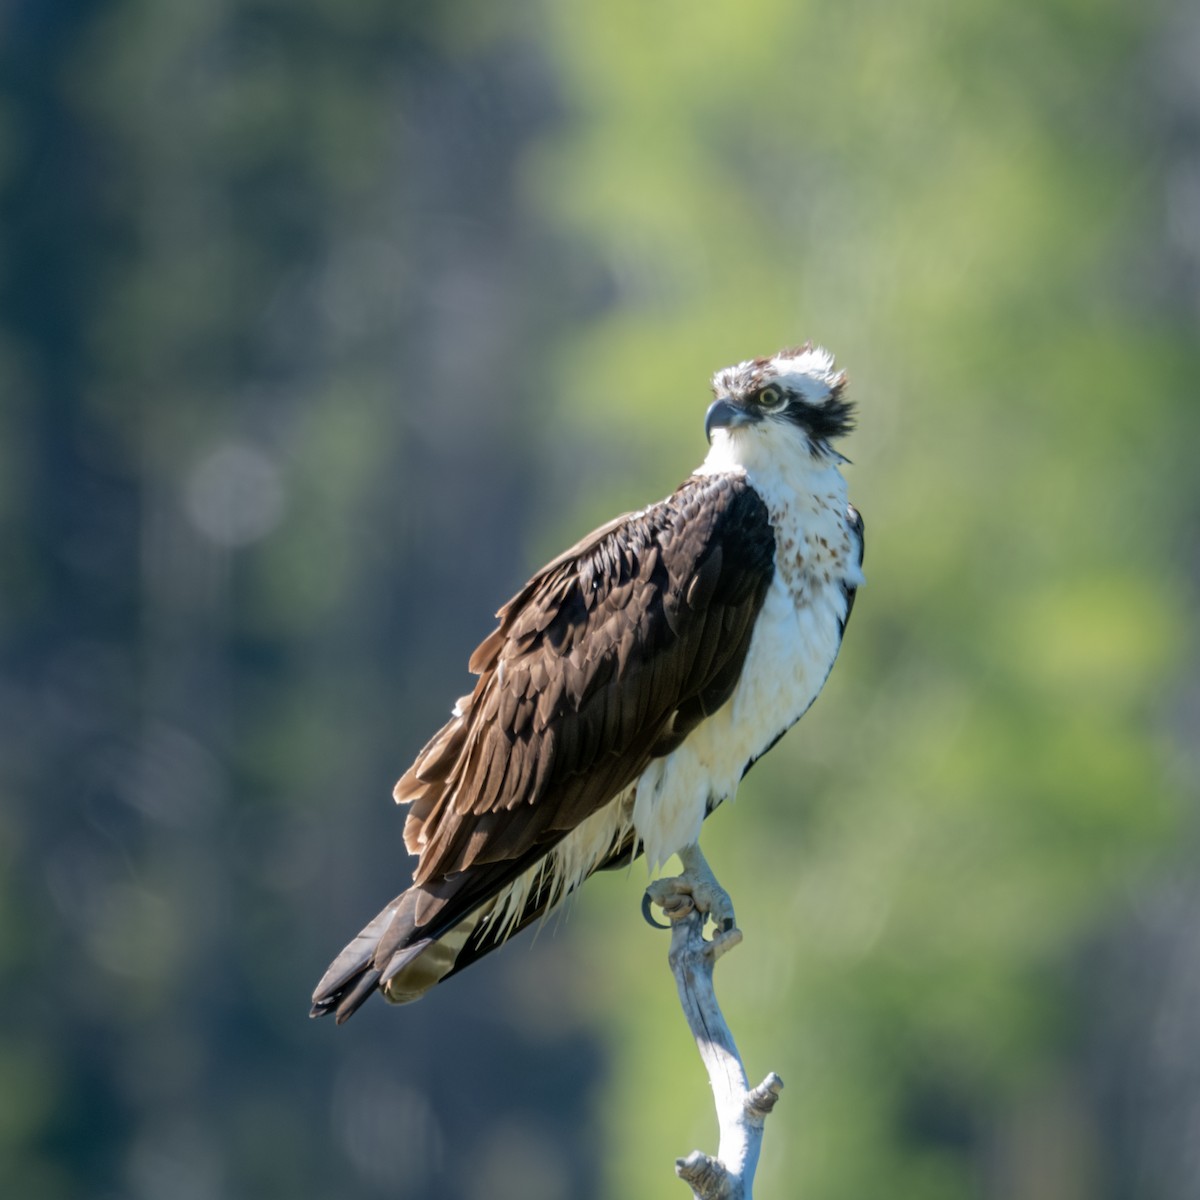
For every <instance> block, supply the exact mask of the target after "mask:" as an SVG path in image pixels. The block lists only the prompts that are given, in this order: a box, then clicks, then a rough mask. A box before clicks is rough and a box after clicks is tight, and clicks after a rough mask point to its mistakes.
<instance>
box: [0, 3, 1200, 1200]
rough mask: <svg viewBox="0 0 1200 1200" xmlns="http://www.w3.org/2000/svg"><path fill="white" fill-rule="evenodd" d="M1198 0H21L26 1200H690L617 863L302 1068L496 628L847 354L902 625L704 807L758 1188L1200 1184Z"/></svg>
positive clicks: (4, 1116)
mask: <svg viewBox="0 0 1200 1200" xmlns="http://www.w3.org/2000/svg"><path fill="white" fill-rule="evenodd" d="M1198 79H1200V4H1197V2H1196V0H1161V2H1155V3H1149V4H1145V5H1132V4H1129V3H1127V2H1124V0H1088V2H1086V3H1084V2H1082V0H1010V2H1009V3H1004V4H1001V3H997V2H995V0H980V2H978V3H971V4H962V3H955V2H952V0H940V2H938V0H914V2H913V3H910V4H906V5H893V4H885V3H879V2H877V3H868V2H853V3H848V2H844V0H843V2H834V0H808V2H802V3H796V2H794V0H793V2H785V0H742V2H740V3H738V4H736V5H735V4H730V3H713V4H707V5H704V4H695V3H691V4H685V3H681V2H679V0H649V2H647V0H641V2H638V3H634V2H633V0H607V2H606V3H604V4H584V3H570V2H567V0H558V2H556V3H554V2H550V0H544V2H542V3H537V2H535V0H515V2H513V3H510V4H503V5H500V4H492V3H489V2H488V0H446V2H444V3H441V4H438V5H433V4H416V3H409V2H406V0H336V2H335V0H323V2H317V0H226V2H225V3H220V4H193V5H184V4H164V3H161V0H160V2H154V0H109V2H108V3H101V2H100V0H74V2H69V0H8V3H6V4H5V5H4V6H3V7H2V8H0V526H2V531H3V533H2V537H3V568H2V576H0V578H2V580H3V584H2V591H0V637H2V639H3V651H2V653H3V658H2V662H3V674H2V676H0V782H2V785H3V801H2V803H0V868H2V869H0V973H2V982H3V994H4V998H5V1000H4V1008H5V1013H4V1020H3V1023H2V1025H0V1192H3V1194H4V1195H6V1196H17V1195H22V1196H30V1197H37V1198H39V1200H41V1198H46V1200H57V1198H59V1197H62V1198H76V1197H79V1198H86V1200H92V1198H96V1200H100V1198H105V1200H107V1198H116V1197H121V1198H125V1197H131V1198H140V1197H147V1198H150V1197H155V1198H158V1197H170V1198H172V1200H210V1198H217V1197H251V1196H253V1197H263V1198H271V1197H284V1196H286V1197H289V1198H290V1197H300V1196H322V1197H331V1196H332V1197H364V1198H370V1197H384V1196H388V1197H396V1198H406V1197H419V1198H430V1200H441V1198H443V1197H444V1198H447V1200H459V1198H461V1200H484V1198H487V1200H556V1198H558V1197H568V1196H569V1197H582V1198H589V1197H591V1198H596V1200H601V1198H608V1197H614V1198H615V1197H623V1198H625V1197H630V1198H632V1197H651V1196H664V1195H683V1194H685V1192H684V1188H683V1185H682V1184H679V1183H678V1182H676V1181H675V1180H674V1179H673V1177H672V1173H671V1167H672V1163H673V1160H674V1158H675V1156H676V1155H680V1154H683V1153H686V1152H687V1151H689V1150H691V1149H692V1148H693V1147H696V1146H700V1147H703V1148H705V1149H708V1150H713V1149H715V1143H716V1133H715V1128H714V1121H713V1116H712V1112H711V1098H710V1095H709V1089H708V1085H707V1081H706V1079H705V1077H704V1075H703V1072H702V1070H701V1067H700V1065H699V1062H698V1059H697V1058H696V1055H695V1050H694V1046H693V1045H692V1044H691V1042H690V1039H689V1037H688V1035H687V1032H686V1028H685V1026H684V1024H683V1021H682V1018H681V1017H680V1015H679V1012H678V1008H677V1005H676V1001H675V996H674V987H673V985H672V982H671V979H670V976H669V974H668V972H667V968H666V965H665V954H666V942H665V940H664V938H663V936H662V935H657V934H655V933H654V932H652V931H651V930H649V929H647V928H646V927H645V926H644V925H643V924H642V922H641V920H640V918H639V916H638V913H637V906H638V902H639V899H640V892H641V887H642V884H643V881H644V879H645V874H644V868H643V867H642V866H641V865H640V864H638V865H636V866H635V867H634V868H633V869H632V870H631V871H630V872H629V873H627V874H624V875H621V874H618V875H617V876H615V877H605V878H602V879H597V880H595V881H593V882H592V883H591V884H590V885H589V886H588V888H587V889H586V890H585V892H584V894H583V896H582V897H581V898H580V899H579V901H578V902H577V903H575V904H573V905H572V906H571V908H570V911H569V913H568V914H567V915H566V916H564V917H561V918H557V919H552V920H551V921H550V922H549V924H548V925H547V926H546V927H545V928H544V929H542V930H541V931H540V932H539V933H538V935H537V936H536V937H533V936H529V935H526V936H524V937H522V938H521V939H520V941H519V942H517V943H514V944H513V945H512V946H510V947H508V948H507V950H506V951H505V952H504V953H503V954H501V955H497V956H495V957H494V958H493V959H491V960H489V961H487V962H485V963H482V964H480V965H479V966H478V967H476V968H474V969H472V970H471V971H470V972H468V973H467V974H466V975H464V976H463V977H461V978H460V979H456V980H454V981H453V982H451V983H450V984H448V985H447V986H446V987H445V988H443V989H439V991H438V992H437V993H436V994H435V995H434V996H432V997H431V998H429V999H427V1000H426V1001H425V1002H423V1003H422V1004H420V1005H417V1006H416V1007H413V1008H409V1009H404V1010H400V1011H393V1010H390V1009H388V1008H387V1006H385V1005H384V1004H382V1003H377V1002H373V1003H371V1004H369V1005H368V1006H367V1007H366V1008H365V1009H364V1010H363V1011H362V1013H360V1014H359V1015H358V1016H357V1017H355V1019H354V1020H353V1021H352V1022H350V1024H349V1025H347V1026H346V1027H344V1028H342V1029H335V1028H334V1027H333V1026H332V1024H331V1023H325V1022H322V1023H319V1024H318V1023H313V1022H309V1021H308V1020H307V1016H306V1013H307V1004H308V995H309V993H310V991H311V988H312V986H313V984H314V982H315V980H316V979H317V977H318V976H319V974H320V973H321V971H322V970H323V969H324V967H325V965H326V963H327V962H328V960H329V958H330V957H331V956H332V954H333V953H334V952H335V951H336V950H337V949H338V948H339V947H340V946H341V945H342V944H343V942H344V941H345V940H346V938H347V937H348V936H349V935H350V934H351V933H352V932H353V931H354V930H356V929H357V928H358V927H359V925H360V924H361V923H362V920H363V919H364V918H365V917H367V916H368V915H369V914H371V913H374V912H375V911H376V909H377V908H378V907H379V906H380V905H381V904H382V903H383V902H384V901H386V900H387V899H389V898H390V897H391V896H392V895H393V894H394V893H395V892H396V891H398V890H399V889H400V887H401V886H402V885H403V883H404V882H405V878H406V873H407V869H408V867H407V862H408V860H407V859H406V858H405V856H404V854H403V850H402V846H401V840H400V832H401V820H402V815H401V814H400V813H398V812H396V811H395V810H394V809H393V807H392V805H391V803H390V800H389V793H390V788H391V785H392V783H393V782H394V780H395V779H396V778H397V777H398V776H399V774H400V773H401V772H402V771H403V770H404V769H405V768H406V767H407V765H408V763H409V761H410V758H411V756H412V755H413V753H414V752H415V751H416V750H417V749H418V748H419V747H420V745H421V744H422V743H423V742H424V740H425V738H426V737H427V736H428V735H429V733H430V732H431V731H432V730H433V729H434V728H435V727H436V726H437V725H438V724H439V723H440V722H441V720H442V719H443V718H444V716H445V714H446V712H447V710H448V708H449V705H450V703H451V702H452V700H453V698H454V697H455V696H457V695H459V694H460V693H461V692H462V691H463V690H465V688H466V687H467V685H468V676H467V674H466V670H465V664H466V660H467V657H468V654H469V652H470V650H471V648H472V647H473V646H474V645H475V644H476V642H477V641H478V640H480V639H481V638H482V637H483V635H484V634H486V633H487V631H488V630H489V629H490V621H489V614H490V613H491V612H493V611H494V610H495V609H496V608H497V607H498V606H499V604H500V603H502V602H503V601H504V600H505V599H506V598H507V597H508V596H509V595H510V594H511V593H512V591H513V590H515V588H516V587H517V586H519V584H520V583H522V582H523V581H524V579H525V578H526V576H527V574H528V573H529V571H530V570H531V569H533V568H534V567H536V566H537V565H538V563H539V562H540V561H543V560H544V559H545V558H546V557H548V556H549V555H551V554H553V553H555V552H556V551H557V550H558V549H560V548H561V547H562V545H564V544H566V543H568V542H569V541H571V540H574V539H575V538H576V537H578V536H579V535H580V534H582V533H583V532H585V531H586V530H587V529H588V528H590V527H591V525H593V524H595V523H598V522H599V521H601V520H604V519H606V518H607V517H609V516H611V515H612V514H613V513H614V512H616V511H620V510H622V509H628V508H635V507H639V506H641V505H642V504H645V503H648V502H650V501H651V500H653V499H656V498H657V497H659V496H661V495H663V494H665V493H666V492H668V491H669V490H670V489H671V488H672V487H673V486H674V485H675V484H676V483H677V482H678V481H679V479H680V478H681V477H682V476H683V475H684V474H686V472H687V471H688V470H689V469H691V467H692V466H694V465H695V464H696V463H697V462H698V460H699V458H700V456H701V454H702V452H703V450H704V444H703V432H702V422H703V414H704V410H705V406H706V403H707V400H708V392H707V380H708V376H709V375H710V373H711V372H712V371H713V370H714V369H716V368H719V367H721V366H724V365H726V364H728V363H731V362H735V361H738V360H740V359H742V358H746V357H749V356H753V355H756V354H766V353H771V352H773V351H774V350H776V349H778V348H779V347H780V346H783V345H791V344H795V343H797V342H799V341H803V340H805V339H807V338H813V339H815V340H817V341H819V342H822V343H824V344H826V345H828V346H830V347H831V348H832V349H833V350H834V351H835V352H836V353H837V355H838V356H839V361H840V363H841V365H843V366H844V367H845V368H846V369H847V370H848V372H849V375H850V381H851V382H850V386H851V389H852V393H853V395H854V397H855V399H856V400H857V401H858V403H859V405H860V431H859V432H858V433H857V434H856V435H855V436H854V438H853V439H852V440H851V442H849V443H848V444H847V446H846V447H845V448H846V450H847V451H848V453H849V454H850V456H851V457H852V458H853V459H854V465H853V466H852V467H850V468H848V475H849V479H850V485H851V495H852V496H853V498H854V500H855V502H856V503H857V504H858V505H859V506H860V507H861V509H862V510H863V512H864V514H865V517H866V523H867V532H868V551H867V575H868V587H867V588H866V589H864V591H863V592H862V593H861V595H860V597H859V602H858V607H857V608H856V610H855V614H854V620H853V623H852V625H851V628H850V633H849V637H848V640H847V643H846V646H845V649H844V652H843V655H842V659H841V661H840V663H839V665H838V667H837V669H836V670H835V672H834V674H833V676H832V678H831V681H830V685H829V687H828V688H827V690H826V693H825V695H824V696H823V697H822V699H821V701H820V703H819V704H818V705H817V706H816V708H815V709H814V710H813V711H812V712H811V713H810V714H809V716H808V717H807V718H806V720H805V721H804V722H803V724H802V725H801V726H800V727H799V728H798V729H797V730H795V731H794V732H793V733H792V734H791V735H790V736H789V737H788V738H787V739H786V740H785V741H784V742H783V743H782V744H781V746H780V747H779V748H778V749H777V750H776V751H775V752H774V753H772V754H771V755H770V757H769V758H768V759H767V760H765V761H764V762H763V763H762V764H761V765H760V766H759V767H758V768H757V769H756V770H755V772H754V773H753V774H752V776H751V777H750V778H749V779H748V780H747V782H746V784H745V786H744V788H743V791H742V793H741V796H740V798H739V799H738V801H737V804H736V805H733V806H726V807H725V808H723V809H722V810H721V811H720V812H718V813H717V814H716V815H715V816H714V818H713V819H712V820H711V821H710V822H708V826H707V829H706V834H705V847H706V850H707V852H708V855H709V857H710V859H711V861H712V862H713V865H714V867H715V868H716V870H717V872H718V874H719V875H720V876H721V878H722V879H723V881H724V882H725V883H726V885H727V886H728V887H729V888H730V890H731V891H732V893H733V895H734V897H735V899H736V901H737V904H738V913H739V918H740V922H741V924H742V926H743V928H744V930H745V932H746V941H745V944H744V946H743V947H742V948H741V949H740V950H739V951H737V953H736V954H735V955H733V956H731V957H730V958H728V959H726V960H724V962H723V964H722V966H721V969H720V971H719V973H718V987H719V991H720V994H721V997H722V1000H723V1003H724V1005H725V1008H726V1012H727V1015H728V1016H729V1018H730V1021H731V1023H732V1025H733V1027H734V1030H735V1032H736V1033H737V1034H738V1036H739V1039H740V1043H741V1046H742V1050H743V1053H744V1055H745V1057H746V1061H747V1066H748V1069H749V1071H750V1073H751V1074H752V1075H753V1076H754V1077H755V1079H758V1078H761V1077H762V1076H763V1075H764V1074H765V1073H766V1072H767V1071H768V1070H770V1069H773V1070H776V1071H778V1072H779V1073H780V1074H781V1075H782V1076H783V1077H784V1079H785V1081H786V1083H787V1089H786V1091H785V1093H784V1096H783V1100H782V1102H781V1104H780V1106H779V1108H778V1110H777V1112H776V1115H775V1116H774V1117H773V1118H772V1121H771V1123H770V1125H769V1126H768V1132H767V1138H766V1143H765V1152H764V1158H763V1162H762V1164H761V1168H760V1173H759V1190H760V1192H761V1194H762V1195H763V1196H799V1197H804V1198H805V1200H862V1198H864V1197H875V1196H881V1195H886V1196H888V1197H889V1198H891V1200H943V1198H946V1200H948V1198H951V1197H997V1198H1000V1197H1003V1198H1009V1197H1017V1196H1019V1197H1022V1198H1025V1200H1076V1198H1083V1197H1089V1198H1090V1197H1099V1198H1102V1200H1117V1198H1125V1197H1137V1198H1139V1200H1144V1198H1160V1197H1161V1198H1174V1197H1190V1196H1195V1195H1196V1194H1197V1190H1198V1188H1200V1184H1198V1183H1197V1181H1198V1180H1200V1126H1198V1124H1197V1121H1198V1118H1197V1113H1200V1017H1198V1016H1197V1014H1198V1013H1200V944H1198V941H1197V939H1198V936H1200V935H1198V934H1197V932H1196V931H1197V929H1198V928H1200V858H1198V856H1197V840H1198V839H1197V830H1196V821H1195V806H1194V799H1195V794H1196V784H1197V776H1198V770H1200V761H1198V759H1197V756H1196V753H1195V735H1196V729H1197V725H1198V724H1200V720H1198V713H1200V671H1198V669H1197V657H1196V642H1195V636H1194V635H1195V613H1196V608H1197V604H1196V581H1197V578H1200V556H1198V554H1197V525H1198V520H1197V518H1198V516H1200V475H1198V474H1197V470H1196V449H1195V447H1196V445H1197V442H1198V440H1200V407H1198V404H1197V400H1198V397H1197V382H1198V380H1200V339H1198V338H1197V312H1198V306H1200V86H1198V84H1197V80H1198Z"/></svg>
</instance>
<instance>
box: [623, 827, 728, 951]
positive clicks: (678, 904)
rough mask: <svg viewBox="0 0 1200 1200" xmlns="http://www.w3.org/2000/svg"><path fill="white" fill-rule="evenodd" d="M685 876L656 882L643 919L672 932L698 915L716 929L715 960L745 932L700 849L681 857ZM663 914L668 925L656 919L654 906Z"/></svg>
mask: <svg viewBox="0 0 1200 1200" xmlns="http://www.w3.org/2000/svg"><path fill="white" fill-rule="evenodd" d="M679 858H680V861H681V862H682V863H683V874H681V875H671V876H667V877H666V878H664V879H656V880H655V881H654V882H653V883H652V884H650V886H649V887H648V888H647V889H646V894H645V896H643V897H642V916H644V917H645V918H646V920H647V922H648V923H649V924H651V925H653V926H655V927H656V928H658V929H669V928H670V927H671V924H674V923H675V922H676V921H682V920H683V919H684V918H685V917H687V916H689V915H690V914H691V913H693V912H699V913H701V914H702V915H704V916H705V917H707V918H708V919H710V920H711V921H712V922H713V924H714V925H715V926H716V929H715V930H714V931H713V935H712V940H711V941H710V943H709V945H710V946H711V947H712V950H711V953H712V955H713V957H714V958H716V957H719V956H720V955H722V954H724V953H725V951H726V950H731V949H732V948H733V947H734V946H736V945H737V944H738V943H739V942H740V941H741V940H742V931H741V930H740V929H739V928H738V927H737V921H736V919H735V918H734V915H733V901H732V900H731V899H730V897H729V893H728V892H727V891H726V890H725V889H724V888H723V887H722V886H721V885H720V884H719V883H718V882H717V877H716V876H715V875H714V874H713V872H712V868H711V867H710V866H709V865H708V863H707V861H706V860H705V858H704V855H703V854H701V853H700V847H699V846H688V847H686V848H685V849H684V850H682V851H681V852H680V854H679ZM654 904H657V905H658V907H659V908H661V909H662V910H663V914H664V915H665V916H666V918H667V921H668V922H669V924H667V925H661V924H660V923H659V922H658V921H656V920H655V919H654V916H653V913H652V912H651V905H654Z"/></svg>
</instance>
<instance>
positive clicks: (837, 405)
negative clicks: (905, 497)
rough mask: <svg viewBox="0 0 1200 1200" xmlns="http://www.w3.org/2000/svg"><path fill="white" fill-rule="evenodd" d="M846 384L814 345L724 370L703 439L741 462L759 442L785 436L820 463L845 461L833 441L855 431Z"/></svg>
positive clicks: (715, 380) (771, 442)
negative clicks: (846, 394)
mask: <svg viewBox="0 0 1200 1200" xmlns="http://www.w3.org/2000/svg"><path fill="white" fill-rule="evenodd" d="M845 382H846V377H845V375H844V373H843V372H841V371H839V370H838V369H837V368H836V367H835V366H834V361H833V355H832V354H830V353H829V351H827V350H824V349H822V348H821V347H820V346H813V345H812V343H811V342H810V343H809V344H808V345H806V346H801V347H800V348H799V349H795V350H781V351H780V352H779V353H778V354H776V355H774V356H773V357H771V358H753V359H750V360H749V361H747V362H742V363H738V364H737V366H735V367H726V368H725V369H724V370H723V371H718V372H717V373H716V374H715V375H714V376H713V394H714V395H715V396H716V399H715V400H714V401H713V402H712V404H711V405H710V406H709V409H708V416H707V417H706V418H705V421H704V433H705V436H706V437H707V438H708V441H709V444H710V445H711V446H712V447H713V450H714V452H717V453H720V452H721V451H726V452H727V454H728V457H730V458H732V459H734V460H735V461H738V462H742V463H744V462H746V460H747V458H748V457H754V456H755V445H756V444H761V445H762V446H764V447H765V446H767V445H775V444H777V443H779V441H780V440H781V437H782V438H784V439H786V443H787V444H788V445H790V446H793V447H795V448H796V449H798V450H800V451H801V452H802V453H806V454H807V455H808V456H809V457H811V458H812V459H813V460H814V461H816V462H825V463H828V462H834V463H837V462H841V461H844V460H843V459H842V456H841V455H840V454H838V452H837V451H836V450H834V448H833V441H834V439H835V438H839V437H842V436H844V435H845V434H847V433H849V432H850V430H851V429H853V428H854V405H853V404H851V403H850V401H849V400H847V399H846V398H845V395H844V391H845Z"/></svg>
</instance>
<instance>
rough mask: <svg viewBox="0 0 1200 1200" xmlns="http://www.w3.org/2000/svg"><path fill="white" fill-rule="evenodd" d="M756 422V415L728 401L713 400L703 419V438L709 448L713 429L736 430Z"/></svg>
mask: <svg viewBox="0 0 1200 1200" xmlns="http://www.w3.org/2000/svg"><path fill="white" fill-rule="evenodd" d="M757 420H758V416H757V415H756V414H754V413H749V412H747V411H746V410H745V409H744V408H739V407H738V406H737V405H736V404H734V403H732V402H731V401H729V400H714V401H713V402H712V403H711V404H710V405H709V406H708V414H707V415H706V416H705V418H704V436H705V437H706V438H707V439H708V444H709V445H710V446H711V445H712V435H713V430H714V429H736V428H737V427H738V426H739V425H752V424H753V423H754V422H755V421H757Z"/></svg>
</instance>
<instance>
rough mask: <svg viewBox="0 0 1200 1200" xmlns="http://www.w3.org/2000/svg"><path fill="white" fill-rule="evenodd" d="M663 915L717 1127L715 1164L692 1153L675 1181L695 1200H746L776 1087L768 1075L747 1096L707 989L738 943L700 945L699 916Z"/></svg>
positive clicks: (726, 939)
mask: <svg viewBox="0 0 1200 1200" xmlns="http://www.w3.org/2000/svg"><path fill="white" fill-rule="evenodd" d="M682 907H683V908H684V910H685V911H684V912H683V913H678V914H677V913H676V912H672V911H670V909H668V911H667V915H668V917H669V918H670V919H671V952H670V956H669V962H670V964H671V972H672V974H674V976H675V984H676V987H677V988H678V989H679V1002H680V1004H681V1005H682V1006H683V1013H684V1016H685V1017H686V1018H687V1023H688V1027H689V1028H690V1029H691V1031H692V1036H693V1037H694V1038H695V1039H696V1046H697V1048H698V1049H699V1051H700V1058H701V1059H702V1061H703V1062H704V1068H705V1070H706V1071H707V1072H708V1078H709V1081H710V1082H711V1084H712V1090H713V1098H714V1100H715V1101H716V1107H717V1124H718V1126H719V1128H720V1145H719V1147H718V1150H717V1157H716V1158H712V1157H711V1156H709V1155H707V1154H704V1153H703V1152H701V1151H699V1150H694V1151H693V1152H692V1153H691V1154H689V1155H688V1156H687V1158H681V1159H678V1160H677V1161H676V1163H675V1174H676V1175H678V1176H679V1178H680V1179H682V1180H683V1181H684V1182H685V1183H686V1184H687V1185H688V1186H689V1187H690V1188H691V1189H692V1195H693V1196H694V1197H695V1198H696V1200H751V1193H752V1189H753V1184H754V1172H755V1169H756V1168H757V1166H758V1156H759V1151H760V1149H761V1147H762V1136H763V1122H764V1121H765V1120H766V1117H767V1114H768V1113H770V1111H771V1110H772V1109H773V1108H774V1107H775V1102H776V1101H777V1100H778V1099H779V1093H780V1091H781V1090H782V1088H783V1080H782V1079H780V1078H779V1076H778V1075H776V1074H775V1073H774V1072H772V1073H771V1074H770V1075H768V1076H767V1077H766V1079H764V1080H763V1082H762V1083H760V1084H759V1085H758V1086H757V1087H756V1088H753V1089H751V1088H750V1085H749V1080H748V1079H747V1077H746V1069H745V1067H743V1065H742V1059H741V1055H740V1054H738V1049H737V1046H736V1045H735V1044H734V1040H733V1034H732V1033H731V1032H730V1029H729V1026H728V1024H727V1023H726V1021H725V1017H724V1016H723V1015H722V1013H721V1008H720V1006H719V1005H718V1004H717V996H716V993H715V991H714V990H713V967H714V965H715V964H716V960H717V959H718V958H719V957H720V956H721V955H722V954H723V953H724V952H725V951H726V950H729V949H732V948H733V947H734V946H736V945H737V944H738V942H740V941H741V940H742V935H741V933H740V931H738V930H737V929H730V930H727V931H724V932H722V933H720V934H718V936H717V937H716V938H715V939H714V940H713V941H711V942H708V941H705V940H704V920H705V918H704V915H703V914H702V913H700V912H698V911H695V910H692V911H690V912H688V911H686V909H687V908H689V907H690V906H687V905H684V906H682Z"/></svg>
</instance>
